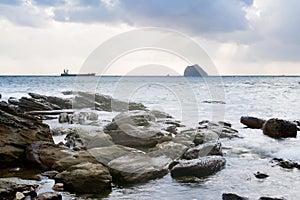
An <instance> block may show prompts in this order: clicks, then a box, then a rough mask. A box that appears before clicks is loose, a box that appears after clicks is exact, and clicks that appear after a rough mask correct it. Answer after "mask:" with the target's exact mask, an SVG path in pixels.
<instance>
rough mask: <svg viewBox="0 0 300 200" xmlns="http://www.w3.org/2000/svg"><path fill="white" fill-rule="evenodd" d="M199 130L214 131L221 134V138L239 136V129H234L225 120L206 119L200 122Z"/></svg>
mask: <svg viewBox="0 0 300 200" xmlns="http://www.w3.org/2000/svg"><path fill="white" fill-rule="evenodd" d="M198 130H201V131H207V130H210V131H213V132H215V133H216V134H218V135H219V137H220V138H229V139H230V138H235V137H239V135H238V131H237V130H235V129H233V128H232V127H231V125H229V124H228V123H224V122H217V123H216V122H210V121H208V120H204V121H201V122H199V127H198Z"/></svg>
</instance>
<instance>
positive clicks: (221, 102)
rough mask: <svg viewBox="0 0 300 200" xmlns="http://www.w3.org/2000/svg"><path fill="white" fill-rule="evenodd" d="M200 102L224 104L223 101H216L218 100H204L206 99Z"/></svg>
mask: <svg viewBox="0 0 300 200" xmlns="http://www.w3.org/2000/svg"><path fill="white" fill-rule="evenodd" d="M202 103H210V104H226V102H225V101H218V100H210V101H208V100H206V101H202Z"/></svg>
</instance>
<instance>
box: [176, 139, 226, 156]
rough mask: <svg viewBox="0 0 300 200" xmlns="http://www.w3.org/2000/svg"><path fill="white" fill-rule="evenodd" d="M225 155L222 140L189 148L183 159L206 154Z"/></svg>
mask: <svg viewBox="0 0 300 200" xmlns="http://www.w3.org/2000/svg"><path fill="white" fill-rule="evenodd" d="M212 155H215V156H223V153H222V144H221V143H220V142H209V143H205V144H202V145H198V146H196V147H192V148H189V149H187V150H186V151H185V152H184V153H183V154H182V156H181V159H185V160H192V159H197V158H200V157H204V156H212Z"/></svg>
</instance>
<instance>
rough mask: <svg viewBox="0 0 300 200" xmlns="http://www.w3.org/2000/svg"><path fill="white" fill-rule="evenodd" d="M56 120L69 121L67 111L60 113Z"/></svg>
mask: <svg viewBox="0 0 300 200" xmlns="http://www.w3.org/2000/svg"><path fill="white" fill-rule="evenodd" d="M58 122H59V123H66V122H69V117H68V113H60V114H59V117H58Z"/></svg>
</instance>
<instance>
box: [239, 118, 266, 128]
mask: <svg viewBox="0 0 300 200" xmlns="http://www.w3.org/2000/svg"><path fill="white" fill-rule="evenodd" d="M240 122H241V123H242V124H244V125H246V126H247V127H248V128H254V129H261V128H262V127H263V125H264V123H265V122H266V120H264V119H260V118H256V117H249V116H242V117H241V119H240Z"/></svg>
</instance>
